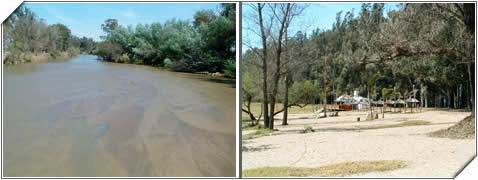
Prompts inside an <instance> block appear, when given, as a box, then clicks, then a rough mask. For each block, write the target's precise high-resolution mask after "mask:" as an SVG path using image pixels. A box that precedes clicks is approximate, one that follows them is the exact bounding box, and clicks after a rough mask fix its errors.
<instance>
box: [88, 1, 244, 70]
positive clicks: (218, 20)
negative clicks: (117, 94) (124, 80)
mask: <svg viewBox="0 0 478 180" xmlns="http://www.w3.org/2000/svg"><path fill="white" fill-rule="evenodd" d="M235 17H236V7H235V4H227V3H225V4H221V10H220V12H214V11H212V10H200V11H198V12H196V14H195V15H194V20H193V22H192V23H190V22H189V21H188V20H179V19H171V20H168V21H166V22H165V23H163V24H161V23H152V24H150V25H149V24H146V25H143V24H138V25H137V26H136V28H133V26H131V25H130V26H128V27H123V26H121V25H119V24H118V20H116V19H107V20H106V21H105V23H104V24H102V25H101V27H102V29H103V31H104V32H105V33H106V34H107V35H106V36H105V37H103V39H104V41H102V42H100V43H99V44H98V46H97V47H96V49H95V50H94V51H93V53H94V54H95V55H97V56H100V57H102V58H103V59H104V60H105V61H112V62H117V63H132V64H145V65H151V66H158V67H166V68H169V69H171V70H173V71H180V72H209V73H216V72H220V73H223V74H224V75H225V76H228V77H235V69H236V65H235V43H236V41H235V34H236V32H235V26H236V19H235Z"/></svg>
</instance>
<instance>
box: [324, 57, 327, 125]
mask: <svg viewBox="0 0 478 180" xmlns="http://www.w3.org/2000/svg"><path fill="white" fill-rule="evenodd" d="M324 117H327V55H325V77H324Z"/></svg>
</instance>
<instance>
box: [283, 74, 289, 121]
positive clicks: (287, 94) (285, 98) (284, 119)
mask: <svg viewBox="0 0 478 180" xmlns="http://www.w3.org/2000/svg"><path fill="white" fill-rule="evenodd" d="M290 78H291V77H290V74H289V73H288V74H286V76H285V83H284V84H285V92H284V114H283V115H284V116H283V118H282V125H288V123H287V113H288V112H287V111H288V106H289V86H290V81H291V80H290Z"/></svg>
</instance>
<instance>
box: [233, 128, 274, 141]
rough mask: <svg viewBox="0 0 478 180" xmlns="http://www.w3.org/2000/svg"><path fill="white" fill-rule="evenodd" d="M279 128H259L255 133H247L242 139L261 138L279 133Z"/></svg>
mask: <svg viewBox="0 0 478 180" xmlns="http://www.w3.org/2000/svg"><path fill="white" fill-rule="evenodd" d="M276 131H277V130H275V129H274V130H271V129H259V130H257V131H256V132H254V133H250V134H246V135H243V136H242V140H250V139H255V138H259V137H262V136H272V135H279V134H280V133H278V132H276Z"/></svg>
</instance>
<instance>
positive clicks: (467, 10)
mask: <svg viewBox="0 0 478 180" xmlns="http://www.w3.org/2000/svg"><path fill="white" fill-rule="evenodd" d="M475 9H476V7H475V3H464V8H463V16H464V18H465V19H464V22H465V25H466V27H467V30H468V32H469V33H470V34H471V35H473V36H472V37H475ZM470 54H475V52H470ZM474 61H475V60H474V59H473V62H474ZM473 67H474V65H473V63H468V75H469V83H470V91H471V92H470V95H471V116H472V119H474V117H475V79H474V77H475V75H474V74H475V70H474V69H473Z"/></svg>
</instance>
